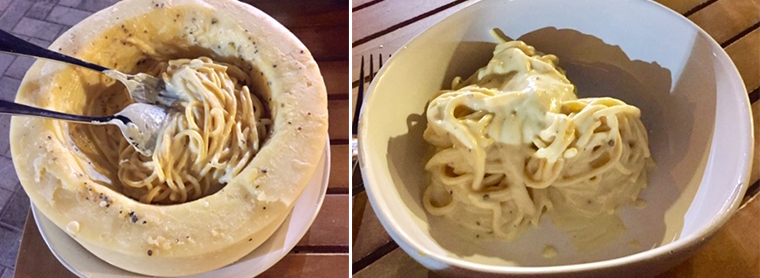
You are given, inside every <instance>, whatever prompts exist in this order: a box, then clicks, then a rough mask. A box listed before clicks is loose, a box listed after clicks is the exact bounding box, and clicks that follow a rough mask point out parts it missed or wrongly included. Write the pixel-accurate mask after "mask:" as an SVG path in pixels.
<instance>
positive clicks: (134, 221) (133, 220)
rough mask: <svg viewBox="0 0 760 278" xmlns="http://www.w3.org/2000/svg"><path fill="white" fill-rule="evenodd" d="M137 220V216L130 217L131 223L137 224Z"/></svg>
mask: <svg viewBox="0 0 760 278" xmlns="http://www.w3.org/2000/svg"><path fill="white" fill-rule="evenodd" d="M137 220H138V219H137V216H135V215H132V223H137Z"/></svg>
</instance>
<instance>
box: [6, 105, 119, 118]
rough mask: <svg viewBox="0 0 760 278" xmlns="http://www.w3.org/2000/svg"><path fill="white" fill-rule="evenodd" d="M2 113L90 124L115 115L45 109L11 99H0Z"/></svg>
mask: <svg viewBox="0 0 760 278" xmlns="http://www.w3.org/2000/svg"><path fill="white" fill-rule="evenodd" d="M0 114H7V115H25V116H37V117H43V118H53V119H59V120H66V121H74V122H83V123H90V124H106V123H108V122H109V121H110V120H112V119H114V117H87V116H79V115H72V114H66V113H61V112H56V111H50V110H45V109H41V108H37V107H32V106H28V105H23V104H19V103H15V102H11V101H5V100H0Z"/></svg>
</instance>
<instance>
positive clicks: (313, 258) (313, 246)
mask: <svg viewBox="0 0 760 278" xmlns="http://www.w3.org/2000/svg"><path fill="white" fill-rule="evenodd" d="M244 2H248V3H250V4H252V5H254V6H256V7H258V8H259V9H261V10H263V11H264V12H266V13H268V14H269V15H271V16H273V17H274V18H275V19H277V20H278V21H279V22H281V23H282V24H283V25H285V26H286V27H287V28H288V29H290V30H291V31H292V32H293V33H294V34H296V36H297V37H298V38H299V39H301V41H303V43H304V44H306V46H307V47H308V48H309V50H310V51H311V52H312V54H313V55H314V57H315V58H316V60H317V62H318V63H319V67H320V69H321V71H322V75H323V76H324V79H325V83H326V85H327V91H328V100H329V103H328V105H329V110H330V130H329V133H330V139H331V140H330V151H331V152H332V162H331V165H330V182H329V187H328V189H327V197H326V198H325V201H324V204H323V205H322V209H321V211H320V212H319V215H318V216H317V218H316V220H315V221H314V224H313V225H312V226H311V229H310V230H309V232H308V233H307V234H306V235H305V236H304V238H303V239H301V241H300V242H299V243H298V245H297V246H296V247H295V248H293V250H292V251H291V252H290V254H288V255H287V256H285V258H283V259H282V260H281V261H280V262H279V263H277V264H276V265H274V266H273V267H272V268H271V269H269V270H268V271H266V272H265V273H263V274H262V275H260V277H345V276H346V275H347V273H348V272H349V256H348V250H349V248H348V238H349V232H348V217H347V216H348V206H349V197H348V191H349V190H348V185H349V182H348V176H349V175H348V163H349V162H348V130H349V128H348V120H347V119H348V117H349V115H348V111H349V102H348V99H349V94H348V88H349V87H348V86H347V84H348V82H349V78H348V71H349V70H348V53H349V52H348V47H347V46H346V42H348V29H349V26H348V14H349V11H348V0H337V1H336V0H319V1H299V0H281V1H265V0H246V1H244ZM307 2H308V3H307ZM16 277H20V278H27V277H30V278H42V277H61V278H63V277H76V276H74V275H73V274H72V273H70V272H69V271H68V270H66V269H65V268H64V267H63V265H61V264H60V263H59V262H58V261H57V260H56V259H55V258H54V257H53V255H52V253H51V252H50V250H49V249H48V248H47V246H46V245H45V243H44V242H43V240H42V238H41V237H40V234H39V231H38V230H37V227H36V225H35V224H34V220H33V219H31V215H29V216H28V217H27V221H26V226H25V228H24V235H23V239H22V242H21V247H20V250H19V256H18V260H17V263H16Z"/></svg>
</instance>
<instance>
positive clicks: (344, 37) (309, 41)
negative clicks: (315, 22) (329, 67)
mask: <svg viewBox="0 0 760 278" xmlns="http://www.w3.org/2000/svg"><path fill="white" fill-rule="evenodd" d="M290 31H291V32H293V34H295V35H296V37H298V39H300V40H301V41H302V42H303V44H304V45H306V48H308V49H309V51H311V55H312V56H314V59H315V60H317V61H341V60H345V59H346V57H348V24H346V25H340V26H328V27H316V28H312V27H305V28H293V29H290ZM327 38H329V39H327Z"/></svg>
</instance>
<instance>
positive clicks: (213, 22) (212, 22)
mask: <svg viewBox="0 0 760 278" xmlns="http://www.w3.org/2000/svg"><path fill="white" fill-rule="evenodd" d="M217 22H219V21H218V20H216V18H214V19H212V20H211V24H216V23H217Z"/></svg>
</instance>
